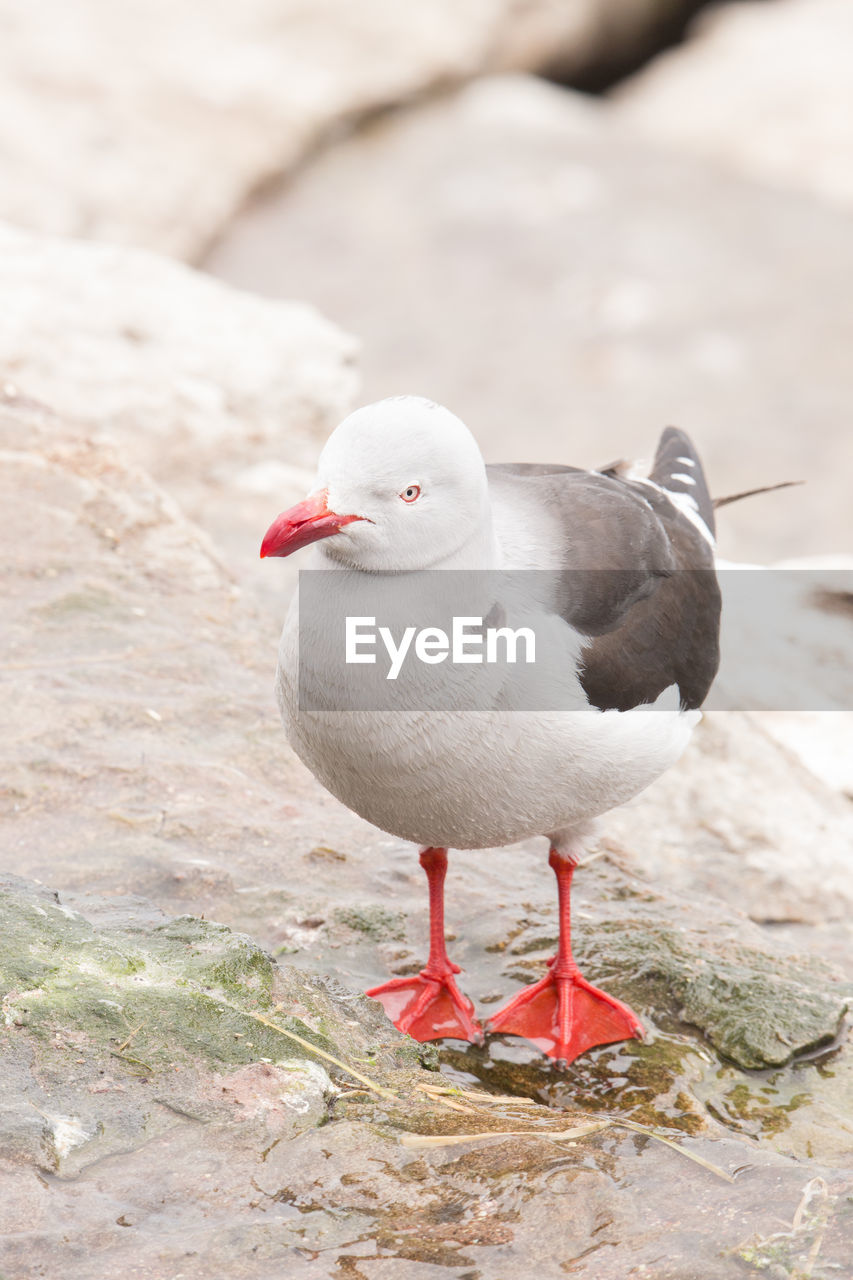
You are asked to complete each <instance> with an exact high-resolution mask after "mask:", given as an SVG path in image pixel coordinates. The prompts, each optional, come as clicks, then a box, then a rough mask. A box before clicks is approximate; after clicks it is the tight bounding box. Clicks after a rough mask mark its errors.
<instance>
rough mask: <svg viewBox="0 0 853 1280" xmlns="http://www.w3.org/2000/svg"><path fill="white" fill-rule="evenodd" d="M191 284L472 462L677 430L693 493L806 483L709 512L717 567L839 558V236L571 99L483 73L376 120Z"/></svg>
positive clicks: (846, 367)
mask: <svg viewBox="0 0 853 1280" xmlns="http://www.w3.org/2000/svg"><path fill="white" fill-rule="evenodd" d="M771 8H772V6H768V10H767V12H768V18H769V13H770V9H771ZM342 210H344V211H345V212H343V213H342ZM208 265H209V266H210V268H211V269H212V270H213V271H215V272H216V273H218V274H220V275H221V276H223V277H224V278H225V279H227V280H229V281H231V282H232V283H235V284H239V285H241V286H242V287H247V288H253V289H259V290H261V291H263V292H266V293H270V294H273V295H276V294H279V295H280V294H286V293H287V292H289V291H292V290H296V291H297V292H298V294H299V296H300V297H303V298H307V299H309V300H310V301H312V302H314V303H316V304H317V305H318V306H320V307H322V308H323V310H324V311H325V312H326V313H327V314H329V315H333V316H334V317H335V318H336V319H337V320H338V321H339V322H340V323H341V324H344V325H347V326H350V327H351V328H353V329H354V330H355V331H356V332H357V333H358V334H359V336H360V337H361V338H362V340H363V343H364V347H363V364H362V367H363V371H364V378H365V388H364V395H363V398H364V399H365V400H373V399H378V398H380V397H381V396H386V395H393V394H398V393H405V392H418V393H420V394H425V395H428V396H430V397H432V398H433V399H436V400H439V401H442V402H443V403H445V404H447V405H448V406H449V407H450V408H451V409H452V410H453V411H454V412H455V413H457V414H459V415H460V416H461V417H462V418H463V420H464V421H466V422H467V423H468V425H469V426H470V427H471V429H472V431H473V432H474V434H475V435H476V436H477V438H478V439H479V440H480V442H481V444H482V447H483V450H484V453H485V454H486V457H487V459H488V460H490V461H495V462H498V461H541V462H550V463H555V462H566V463H573V464H575V465H579V466H588V467H595V466H601V465H602V464H605V463H609V462H611V461H613V459H614V458H617V457H620V456H621V457H625V458H629V459H633V458H637V457H638V456H639V457H644V458H649V457H650V456H651V454H652V452H653V450H654V447H655V443H656V441H657V438H658V436H659V434H660V431H661V430H662V428H663V427H665V426H666V425H668V424H669V423H674V424H675V425H677V426H680V427H683V428H684V429H685V430H686V431H687V432H688V433H689V434H690V435H691V436H692V437H693V439H694V441H695V443H696V445H697V447H698V449H699V452H700V454H701V456H702V458H703V460H704V462H705V465H706V470H707V473H708V477H709V483H710V485H711V490H712V493H713V494H714V495H715V496H725V495H727V494H731V493H738V492H741V491H743V490H745V489H751V488H755V487H757V486H760V485H766V484H772V483H773V482H776V481H784V480H805V481H807V483H806V484H805V485H803V486H802V487H800V488H796V489H788V490H784V491H782V492H778V493H771V494H768V495H766V496H764V497H759V498H754V499H751V500H749V501H748V502H743V503H738V504H736V505H733V506H727V507H725V508H724V509H722V510H721V511H720V513H719V518H718V531H719V537H720V547H721V552H722V554H725V555H726V556H727V557H729V558H731V559H736V560H755V561H758V562H760V563H763V564H767V563H772V562H773V561H776V560H779V559H781V558H782V557H783V556H802V555H804V554H809V553H815V554H822V553H826V552H829V551H849V550H851V537H853V531H851V522H850V495H849V488H850V479H849V478H850V475H851V470H853V434H851V431H850V427H849V423H850V421H851V416H853V362H851V359H850V343H849V334H850V333H851V332H853V239H851V235H850V226H849V219H848V218H847V216H846V215H845V214H842V213H839V212H838V211H836V210H831V209H827V208H825V207H823V206H821V205H819V204H818V203H817V202H815V201H812V200H809V199H806V198H804V197H802V196H799V195H797V194H794V195H791V196H785V197H780V196H779V194H778V192H775V191H766V190H765V189H763V188H761V187H759V186H757V185H756V184H754V183H752V182H746V181H743V180H741V179H740V178H737V177H734V176H730V175H726V174H724V173H722V172H720V171H718V170H717V169H716V168H715V167H713V166H710V165H708V164H707V162H705V161H700V160H697V161H694V160H692V159H690V158H685V157H683V156H680V155H674V154H671V153H668V152H666V151H665V150H663V149H661V148H659V147H658V148H655V147H653V146H650V145H646V144H643V143H638V142H637V139H636V137H635V136H633V135H632V134H631V133H630V132H629V131H628V130H627V128H623V127H619V126H618V125H617V123H616V121H614V120H611V119H608V116H607V113H606V111H604V110H602V109H601V108H600V107H598V106H597V104H595V103H594V102H592V101H590V100H589V99H587V98H583V97H581V96H580V95H577V94H571V93H568V92H566V91H563V90H559V89H556V88H554V87H552V86H548V85H545V84H543V83H542V82H540V81H537V80H534V79H533V78H531V77H522V76H516V77H509V76H507V77H494V78H492V79H484V80H480V81H478V82H477V83H475V84H473V85H470V86H468V87H467V88H466V89H464V90H463V91H461V92H458V93H453V94H448V95H446V96H445V97H443V98H441V99H439V100H436V101H431V102H428V103H424V104H421V105H419V106H417V107H414V108H412V109H410V110H408V111H404V112H398V113H395V114H394V115H393V116H389V117H386V118H384V119H382V120H379V121H376V122H374V123H373V124H372V125H371V126H369V127H366V128H364V129H362V130H360V131H359V132H357V133H356V134H354V135H353V136H351V137H350V138H348V139H345V140H342V141H341V142H340V143H339V144H338V145H337V146H336V147H335V148H334V149H333V150H332V151H331V152H329V153H328V154H327V155H325V156H322V157H320V158H319V159H318V160H317V161H316V162H315V163H314V164H313V165H311V166H310V167H308V168H306V169H305V170H303V171H302V173H301V174H300V175H299V177H298V179H297V180H295V181H294V182H292V183H291V184H289V185H288V186H287V188H285V189H282V190H279V191H274V192H270V193H268V194H267V195H266V196H265V197H264V198H263V199H259V200H258V201H257V203H256V205H255V207H254V208H252V209H250V210H247V212H246V213H245V214H244V215H243V217H242V218H241V219H240V220H238V222H236V223H235V224H234V226H233V228H232V230H231V232H230V233H229V235H228V236H227V237H226V238H224V239H223V240H222V242H221V243H220V245H219V247H218V249H217V250H216V252H215V253H214V254H212V255H211V257H210V258H209V262H208Z"/></svg>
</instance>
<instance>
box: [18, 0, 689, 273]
mask: <svg viewBox="0 0 853 1280" xmlns="http://www.w3.org/2000/svg"><path fill="white" fill-rule="evenodd" d="M693 7H694V4H693V3H691V0H677V2H676V3H675V4H673V3H672V0H579V2H576V3H573V4H571V5H565V4H561V3H559V2H558V0H464V3H462V4H460V3H458V0H431V3H429V4H420V5H418V4H415V5H411V4H410V5H400V4H396V3H395V2H394V0H310V2H308V3H306V0H243V3H241V4H240V5H239V6H232V5H218V6H215V7H214V8H211V6H210V5H208V4H205V3H203V0H191V2H190V0H184V3H182V4H181V5H180V6H175V5H173V4H168V3H166V2H165V0H157V2H156V3H155V2H151V0H125V3H123V4H121V5H115V4H111V3H110V2H109V0H74V3H73V4H67V3H64V0H43V3H41V4H39V6H38V7H37V8H36V7H34V6H29V5H20V4H17V3H15V2H14V0H3V3H2V4H0V83H2V86H3V88H2V98H0V107H1V108H2V109H0V172H2V173H3V178H4V181H3V185H2V189H0V217H3V218H6V219H8V220H9V221H11V222H14V223H16V224H19V225H22V226H26V227H31V228H35V229H39V230H42V231H50V232H60V233H63V234H67V235H78V236H87V237H93V238H95V239H104V240H110V241H119V242H121V243H124V244H135V245H143V246H145V247H148V248H155V249H159V250H161V251H163V252H167V253H171V254H174V255H176V256H179V257H183V258H194V257H196V256H197V255H198V254H199V253H200V252H201V251H202V250H203V249H204V248H205V247H206V246H207V245H208V244H209V242H210V240H211V238H212V237H215V236H216V235H217V234H219V233H220V232H221V231H222V229H223V228H224V227H225V226H226V225H227V224H228V221H229V219H230V218H231V217H232V216H233V214H234V212H235V211H236V209H238V208H239V206H240V205H241V203H242V202H243V200H244V199H245V198H246V196H247V194H248V193H249V192H250V191H252V190H253V189H254V188H255V187H257V186H258V185H259V184H260V183H262V182H263V181H265V180H267V179H269V178H270V177H271V176H273V175H280V174H282V173H285V172H287V171H289V170H292V169H293V168H294V166H296V165H297V164H298V162H299V161H300V160H301V159H302V158H303V157H304V156H305V154H306V152H308V151H309V150H310V149H311V148H312V147H315V146H316V145H317V144H318V143H319V142H320V141H321V140H323V139H325V138H327V137H328V136H329V135H330V134H332V133H333V132H334V131H335V130H336V129H339V128H341V127H345V126H346V125H347V124H348V122H350V121H352V120H353V119H357V118H359V117H361V116H364V115H366V114H368V113H370V112H373V111H376V110H378V109H380V108H383V107H387V106H391V105H393V104H395V103H399V102H403V101H407V100H408V99H410V98H412V97H415V96H417V95H420V94H423V93H425V92H427V91H429V90H431V89H435V88H437V87H440V86H442V85H446V84H448V83H452V82H455V81H460V80H463V79H466V78H468V77H470V76H474V75H476V74H478V73H480V72H482V71H483V70H485V69H486V68H488V67H536V66H539V65H542V64H549V65H551V64H555V63H557V64H559V66H560V68H561V69H562V70H563V71H564V72H574V73H577V72H578V70H579V69H581V68H584V67H594V66H595V65H597V63H598V62H599V61H601V60H602V59H603V60H604V61H605V62H606V63H612V62H613V60H614V58H615V60H616V62H617V63H619V62H624V61H625V59H626V58H627V59H628V61H631V60H632V58H633V57H634V56H635V55H634V54H633V52H632V46H636V45H637V44H638V42H639V44H640V45H643V44H645V43H647V42H649V41H650V40H651V41H654V39H655V32H656V31H657V30H658V28H659V27H660V25H661V24H663V25H664V26H667V25H668V24H670V23H671V21H672V16H673V13H675V14H676V15H677V14H679V13H681V12H684V11H686V12H689V11H690V10H691V9H692V8H693ZM614 32H617V33H618V35H619V38H618V40H615V39H614Z"/></svg>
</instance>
